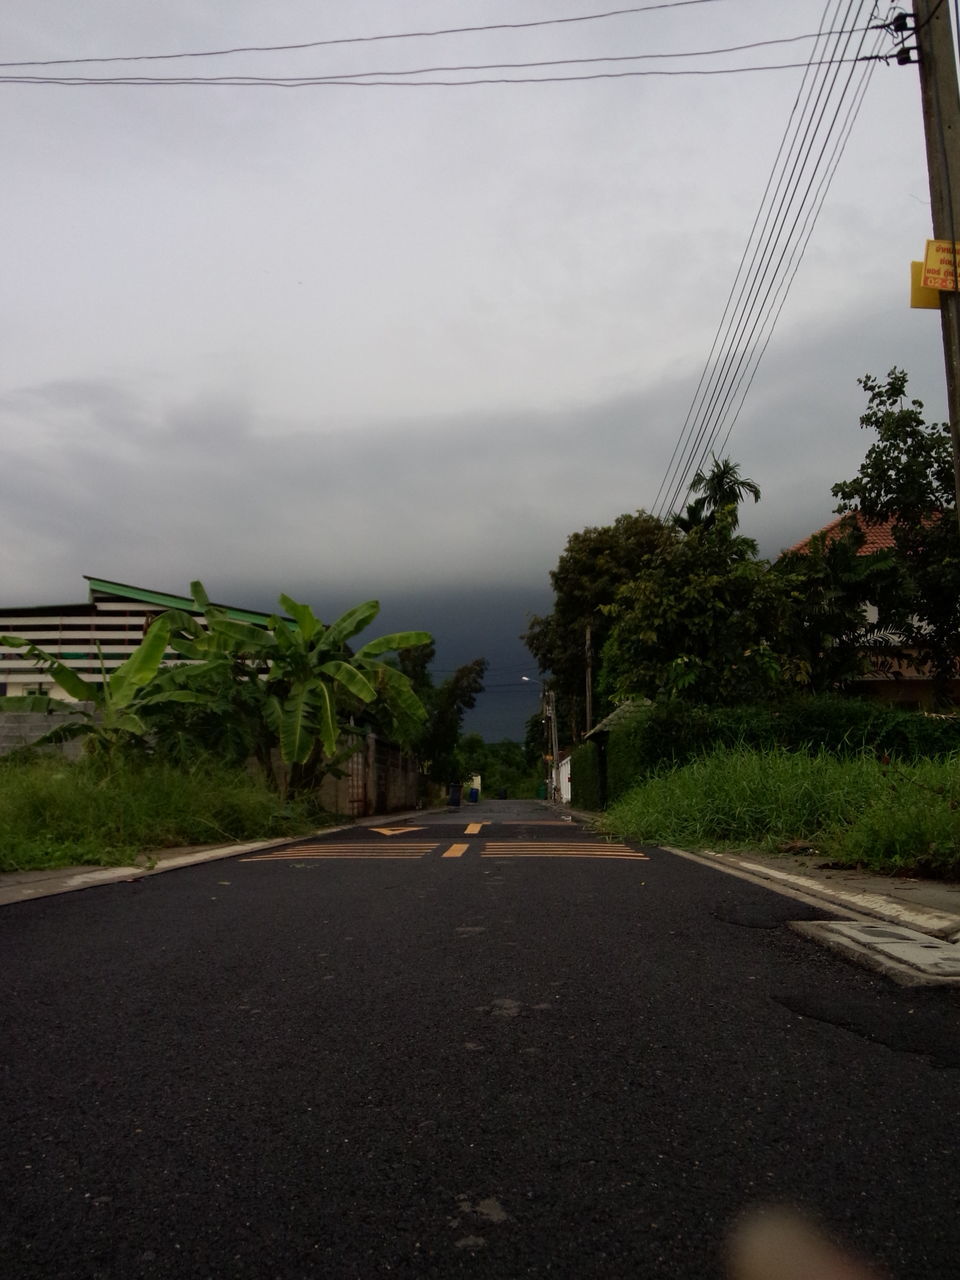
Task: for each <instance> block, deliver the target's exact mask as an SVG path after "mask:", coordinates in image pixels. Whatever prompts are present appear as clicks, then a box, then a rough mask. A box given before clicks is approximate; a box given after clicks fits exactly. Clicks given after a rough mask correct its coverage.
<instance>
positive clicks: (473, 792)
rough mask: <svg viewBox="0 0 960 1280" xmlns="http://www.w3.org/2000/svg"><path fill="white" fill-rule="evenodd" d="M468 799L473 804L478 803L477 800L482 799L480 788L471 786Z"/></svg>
mask: <svg viewBox="0 0 960 1280" xmlns="http://www.w3.org/2000/svg"><path fill="white" fill-rule="evenodd" d="M467 799H468V800H469V801H470V803H471V804H476V803H477V801H478V800H479V799H480V788H479V787H471V788H470V790H469V792H468V793H467Z"/></svg>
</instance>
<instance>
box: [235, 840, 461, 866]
mask: <svg viewBox="0 0 960 1280" xmlns="http://www.w3.org/2000/svg"><path fill="white" fill-rule="evenodd" d="M434 848H436V845H433V844H392V845H389V846H387V848H381V849H371V848H370V847H369V846H368V845H362V844H306V845H298V846H297V847H296V848H294V849H277V850H274V852H273V853H258V854H252V855H251V856H250V857H249V858H241V859H240V861H241V862H274V861H277V862H280V861H288V862H289V861H295V860H296V859H298V858H422V857H423V856H424V855H425V854H427V853H430V852H431V850H433V849H434Z"/></svg>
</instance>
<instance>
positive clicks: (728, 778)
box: [604, 747, 960, 876]
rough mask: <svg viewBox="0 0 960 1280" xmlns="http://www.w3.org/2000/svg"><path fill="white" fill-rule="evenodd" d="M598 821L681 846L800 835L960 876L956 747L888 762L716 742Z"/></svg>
mask: <svg viewBox="0 0 960 1280" xmlns="http://www.w3.org/2000/svg"><path fill="white" fill-rule="evenodd" d="M604 827H605V829H607V830H608V831H610V832H611V833H612V834H615V835H617V836H619V837H621V838H625V839H631V840H636V841H639V842H642V843H645V844H668V845H678V846H681V847H686V848H690V849H703V848H720V849H753V850H758V851H759V850H766V851H773V850H776V849H778V848H779V847H781V846H783V845H784V844H789V843H792V842H795V841H804V842H807V843H809V844H810V845H811V846H813V847H814V848H816V849H817V850H818V851H819V852H820V853H822V854H824V855H825V856H826V857H827V858H828V859H830V860H832V861H837V862H841V863H845V864H849V865H859V866H863V867H867V868H869V869H871V870H877V871H886V872H897V871H900V872H904V871H918V872H922V873H925V874H930V875H942V876H946V875H960V756H952V757H947V758H945V759H942V760H937V761H930V760H928V761H923V762H920V763H912V764H893V765H889V766H888V765H884V764H882V763H880V762H879V761H878V760H877V759H876V758H875V757H873V756H866V755H864V756H860V757H853V758H846V759H843V758H838V757H836V756H834V755H831V754H829V753H828V752H825V751H821V752H819V753H818V754H806V753H801V752H791V751H785V750H781V749H773V750H768V751H755V750H751V749H749V748H745V747H738V748H730V749H723V748H718V749H717V750H715V751H712V752H710V753H708V754H706V755H703V756H700V757H698V758H697V759H695V760H693V761H691V762H690V763H689V764H685V765H679V766H676V767H675V768H672V769H669V770H667V771H665V772H662V773H660V774H657V775H655V776H654V777H652V778H649V779H648V780H647V781H645V782H643V783H641V784H640V785H638V786H637V787H635V788H634V789H633V790H631V791H630V792H628V793H627V795H625V796H624V797H623V798H622V799H621V800H620V801H618V803H617V804H615V805H613V806H612V807H611V808H610V809H609V810H608V812H607V813H606V814H605V816H604Z"/></svg>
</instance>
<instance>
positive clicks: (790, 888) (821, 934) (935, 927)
mask: <svg viewBox="0 0 960 1280" xmlns="http://www.w3.org/2000/svg"><path fill="white" fill-rule="evenodd" d="M660 847H661V848H663V849H664V850H665V852H667V853H672V854H674V855H675V856H676V857H680V858H687V859H689V860H690V861H692V862H699V863H700V864H701V865H705V866H709V867H713V868H714V869H715V870H717V871H722V872H724V874H726V875H733V876H737V877H738V878H739V879H742V880H748V881H750V882H752V883H753V884H758V885H761V886H762V887H763V888H765V889H771V890H773V892H774V893H779V894H781V895H783V896H784V897H788V898H793V899H794V900H795V901H798V902H804V903H806V904H807V905H808V906H815V907H829V908H832V909H833V910H834V911H836V912H837V913H839V914H842V915H843V916H845V917H846V919H844V920H842V921H832V920H792V921H790V922H789V923H790V928H791V929H793V930H794V931H795V932H796V933H799V934H801V935H802V936H803V937H806V938H810V939H811V940H812V941H814V942H817V943H819V944H820V945H822V946H825V947H828V948H829V949H830V950H831V951H834V952H835V953H836V954H837V955H840V956H842V957H843V958H844V959H846V960H849V961H851V962H852V963H854V964H858V965H860V966H861V967H864V968H868V969H873V970H874V971H875V972H878V973H882V974H884V975H885V976H886V977H888V978H890V979H892V981H894V982H896V983H898V984H899V985H901V986H960V945H958V939H960V933H958V930H960V916H956V915H952V914H950V913H948V912H944V911H936V910H933V909H932V908H928V907H916V906H910V907H908V906H904V905H903V904H902V903H899V902H894V901H893V900H892V899H890V898H885V897H884V896H883V895H882V894H877V893H856V892H849V891H847V890H844V889H837V888H833V887H832V886H827V885H824V884H823V882H822V881H819V880H816V879H814V878H813V877H812V876H801V875H795V874H793V873H791V872H786V871H780V870H779V869H777V868H775V867H767V866H764V865H762V864H760V863H755V862H751V860H750V859H749V858H738V857H735V856H733V855H730V854H719V853H712V852H710V851H705V852H704V853H693V852H691V851H690V850H689V849H676V848H671V847H670V846H668V845H661V846H660ZM879 922H882V923H879Z"/></svg>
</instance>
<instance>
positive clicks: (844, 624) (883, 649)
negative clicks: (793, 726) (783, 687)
mask: <svg viewBox="0 0 960 1280" xmlns="http://www.w3.org/2000/svg"><path fill="white" fill-rule="evenodd" d="M865 541H866V535H865V534H864V532H863V530H862V529H861V528H860V526H859V525H858V523H857V522H856V520H854V519H852V518H851V519H848V520H847V521H845V522H844V524H843V526H842V528H841V530H840V531H839V533H837V534H836V535H835V536H832V537H830V536H827V535H826V534H817V535H815V536H814V537H812V538H811V539H810V540H809V542H808V544H807V546H806V548H805V549H804V550H803V551H793V552H787V553H785V554H784V555H782V556H781V557H780V558H779V560H777V561H776V563H775V564H774V565H773V566H772V570H771V572H773V573H774V574H776V575H777V576H778V577H779V578H780V579H781V581H782V584H783V586H784V587H785V589H786V590H787V592H788V593H789V605H790V607H789V609H788V610H787V611H786V612H785V614H784V633H783V635H782V637H781V639H780V642H779V643H780V647H781V649H782V650H783V653H784V671H785V674H786V675H787V677H788V679H789V680H791V681H792V682H794V683H795V684H796V686H797V688H802V689H807V690H808V691H809V692H811V693H828V692H837V691H840V690H843V689H844V688H845V687H846V686H847V685H848V684H849V683H850V681H851V680H855V679H856V678H857V677H859V676H862V675H864V674H865V672H867V671H868V670H870V669H871V667H873V668H877V667H881V668H882V667H889V666H890V665H891V664H892V663H893V662H894V661H895V660H896V657H897V654H898V651H899V650H898V644H897V640H896V638H895V637H894V636H892V635H891V634H890V632H889V631H888V630H887V629H886V628H885V627H884V626H883V625H882V624H880V623H869V622H867V606H868V605H873V606H874V607H876V608H877V609H878V611H879V612H880V613H881V614H887V613H889V609H888V602H889V601H890V600H891V599H893V600H896V599H898V598H899V596H900V593H901V590H902V573H901V569H900V566H899V564H898V563H897V561H896V558H895V556H894V555H893V554H892V553H891V552H888V551H881V552H876V553H874V554H872V555H863V554H861V553H862V549H863V546H864V543H865Z"/></svg>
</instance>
